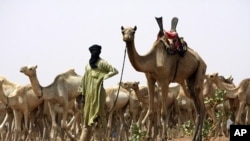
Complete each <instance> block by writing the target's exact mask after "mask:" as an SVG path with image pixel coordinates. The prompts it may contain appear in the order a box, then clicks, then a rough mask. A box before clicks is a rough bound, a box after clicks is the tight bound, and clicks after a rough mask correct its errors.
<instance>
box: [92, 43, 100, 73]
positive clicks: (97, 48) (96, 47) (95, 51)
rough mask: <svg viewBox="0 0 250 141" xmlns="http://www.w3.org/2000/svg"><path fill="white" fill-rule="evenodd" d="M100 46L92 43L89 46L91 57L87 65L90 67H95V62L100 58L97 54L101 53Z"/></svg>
mask: <svg viewBox="0 0 250 141" xmlns="http://www.w3.org/2000/svg"><path fill="white" fill-rule="evenodd" d="M101 49H102V47H101V46H100V45H96V44H94V45H92V46H91V47H89V51H90V53H91V58H90V59H89V65H90V66H91V68H92V69H94V68H97V66H96V62H97V61H98V59H99V58H100V57H99V55H100V53H101Z"/></svg>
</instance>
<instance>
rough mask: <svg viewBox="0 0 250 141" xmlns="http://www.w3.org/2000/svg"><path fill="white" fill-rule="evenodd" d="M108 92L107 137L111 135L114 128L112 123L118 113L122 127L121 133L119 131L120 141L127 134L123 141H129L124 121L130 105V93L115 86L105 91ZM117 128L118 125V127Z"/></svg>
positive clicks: (120, 128) (120, 127) (120, 126)
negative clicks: (122, 135) (123, 134)
mask: <svg viewBox="0 0 250 141" xmlns="http://www.w3.org/2000/svg"><path fill="white" fill-rule="evenodd" d="M118 90H119V91H118ZM105 91H106V102H105V103H106V104H105V105H106V111H107V113H108V124H107V136H108V138H109V137H110V135H111V132H112V131H111V130H112V128H114V126H112V121H113V117H114V113H116V114H117V115H116V116H117V117H118V118H119V122H120V125H119V126H118V127H119V131H118V134H117V135H118V140H120V138H121V134H122V133H125V139H123V140H128V132H127V130H126V128H127V127H126V125H124V124H125V121H124V112H125V110H126V108H127V105H128V103H129V92H128V91H127V90H125V89H123V88H122V87H120V89H119V86H114V87H109V88H106V89H105ZM116 126H117V125H116ZM123 129H125V130H124V131H125V132H122V130H123Z"/></svg>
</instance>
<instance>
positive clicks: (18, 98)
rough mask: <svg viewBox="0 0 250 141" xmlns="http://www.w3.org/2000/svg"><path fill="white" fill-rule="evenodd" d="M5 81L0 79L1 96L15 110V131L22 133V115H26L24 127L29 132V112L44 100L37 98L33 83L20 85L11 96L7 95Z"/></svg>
mask: <svg viewBox="0 0 250 141" xmlns="http://www.w3.org/2000/svg"><path fill="white" fill-rule="evenodd" d="M3 83H4V80H0V85H1V86H0V97H1V100H2V101H3V102H4V103H5V104H6V105H8V106H9V107H11V109H12V110H13V113H14V120H15V128H14V131H15V133H20V132H21V131H22V129H21V125H22V117H23V116H24V123H25V124H24V125H25V126H24V127H25V131H26V133H27V131H28V129H29V127H28V123H29V119H28V118H29V114H30V113H31V112H32V111H33V110H34V109H35V108H37V107H38V106H39V105H40V104H41V103H42V102H43V100H41V99H38V98H37V96H36V95H35V94H34V92H33V90H32V87H31V85H25V86H19V87H18V88H17V89H16V90H15V91H13V92H12V93H11V96H10V95H9V96H6V94H5V92H4V91H3ZM16 137H17V136H16Z"/></svg>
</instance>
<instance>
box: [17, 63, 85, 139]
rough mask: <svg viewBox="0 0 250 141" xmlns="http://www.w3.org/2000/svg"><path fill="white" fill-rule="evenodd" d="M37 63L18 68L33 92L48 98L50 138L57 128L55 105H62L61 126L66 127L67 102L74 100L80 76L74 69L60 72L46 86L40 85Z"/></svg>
mask: <svg viewBox="0 0 250 141" xmlns="http://www.w3.org/2000/svg"><path fill="white" fill-rule="evenodd" d="M36 69H37V65H35V66H23V67H21V69H20V72H21V73H24V74H25V75H26V76H28V77H29V80H30V82H31V85H32V88H33V91H34V93H35V94H36V96H37V97H41V98H42V99H44V100H48V101H49V102H48V104H49V111H50V115H51V118H52V129H51V130H52V131H51V134H50V137H51V138H54V132H55V130H56V128H57V123H56V119H55V118H56V113H55V112H56V109H55V107H56V105H59V106H61V107H63V111H64V112H63V117H62V123H61V127H62V128H63V129H66V128H67V121H66V119H67V116H68V111H69V102H70V101H71V100H74V99H75V98H76V97H77V96H78V95H79V93H78V92H77V89H78V87H79V85H80V82H81V79H82V77H81V76H80V75H78V74H76V72H75V70H74V69H69V70H68V71H66V72H64V73H61V74H59V75H57V76H56V78H55V80H54V82H53V83H52V84H50V85H49V86H47V87H43V86H41V85H40V83H39V81H38V78H37V74H36Z"/></svg>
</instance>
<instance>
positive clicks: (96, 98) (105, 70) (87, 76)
mask: <svg viewBox="0 0 250 141" xmlns="http://www.w3.org/2000/svg"><path fill="white" fill-rule="evenodd" d="M96 64H97V68H95V69H92V68H91V67H90V65H89V64H87V65H86V67H85V73H84V75H83V78H82V82H81V85H80V87H79V89H78V92H79V93H81V94H83V95H84V96H85V105H84V111H83V114H84V115H83V118H84V125H85V126H86V125H88V126H92V125H93V123H94V120H95V118H97V117H99V118H100V120H101V122H102V124H103V125H105V126H106V113H105V109H104V107H105V98H106V92H105V89H104V87H103V80H104V79H107V78H109V77H111V76H113V75H115V74H117V73H118V71H117V70H116V69H115V68H114V67H113V66H111V65H110V64H109V63H108V62H106V61H104V60H103V59H99V60H98V62H97V63H96Z"/></svg>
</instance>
